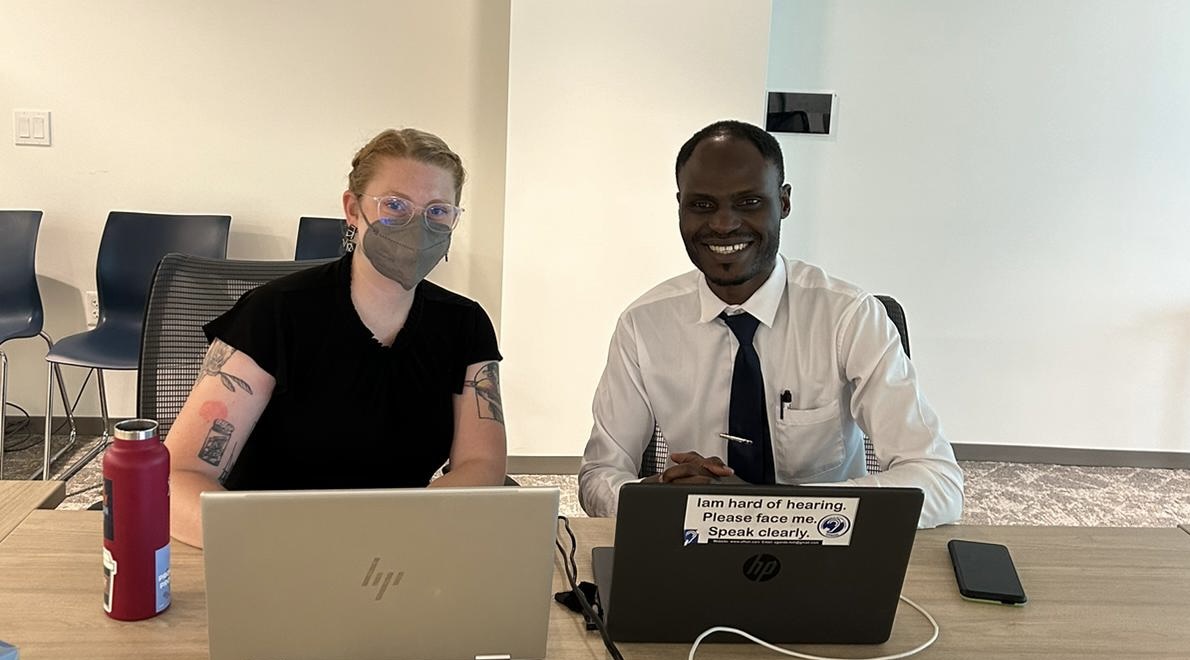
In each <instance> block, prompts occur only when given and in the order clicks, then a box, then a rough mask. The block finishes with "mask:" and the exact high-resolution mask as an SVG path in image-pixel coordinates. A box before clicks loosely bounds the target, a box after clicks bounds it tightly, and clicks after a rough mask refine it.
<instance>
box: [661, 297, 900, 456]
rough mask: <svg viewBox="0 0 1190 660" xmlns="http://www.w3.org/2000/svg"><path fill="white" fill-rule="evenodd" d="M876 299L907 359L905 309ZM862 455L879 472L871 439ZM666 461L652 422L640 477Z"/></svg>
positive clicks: (890, 300) (889, 300) (665, 451)
mask: <svg viewBox="0 0 1190 660" xmlns="http://www.w3.org/2000/svg"><path fill="white" fill-rule="evenodd" d="M876 299H877V300H879V301H880V302H881V303H882V304H883V305H884V309H885V311H886V312H888V318H889V319H890V320H891V321H892V322H893V325H894V326H896V328H897V333H898V334H900V336H901V347H902V348H904V349H905V357H909V325H908V323H907V322H906V320H905V309H904V308H903V307H901V303H899V302H897V300H896V299H895V298H893V297H892V296H880V295H878V296H876ZM864 453H865V454H866V455H867V456H866V460H867V467H868V473H869V474H876V473H877V472H880V461H878V460H876V452H875V449H874V448H873V446H872V439H871V438H867V437H865V438H864ZM668 460H669V446H668V445H667V444H666V442H665V436H664V435H663V434H662V433H661V427H660V426H658V425H657V423H656V422H653V437H652V439H651V440H649V444H648V446H646V447H645V452H644V454H642V455H641V462H640V476H642V477H650V476H653V475H654V474H657V473H659V472H661V471H662V470H664V469H665V466H666V462H667V461H668Z"/></svg>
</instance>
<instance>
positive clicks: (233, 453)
mask: <svg viewBox="0 0 1190 660" xmlns="http://www.w3.org/2000/svg"><path fill="white" fill-rule="evenodd" d="M237 449H239V444H238V443H237V444H233V445H232V446H231V460H229V461H227V465H226V466H224V468H223V472H222V473H220V474H219V485H220V486H226V485H227V477H228V475H230V474H231V466H233V465H235V464H236V456H238V454H236V450H237Z"/></svg>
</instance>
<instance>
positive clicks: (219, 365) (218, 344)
mask: <svg viewBox="0 0 1190 660" xmlns="http://www.w3.org/2000/svg"><path fill="white" fill-rule="evenodd" d="M235 352H236V349H234V348H232V347H231V346H228V345H227V344H225V343H223V342H222V341H220V340H218V339H216V340H215V341H213V342H211V348H210V350H208V351H207V356H206V357H205V358H204V359H203V361H202V372H201V373H199V374H198V379H199V380H202V379H203V377H205V376H218V377H219V382H221V383H223V387H226V388H227V390H228V391H229V392H235V391H236V387H237V386H239V387H240V389H242V390H244V391H245V392H247V393H248V394H249V395H251V394H252V387H251V386H249V385H248V383H247V382H246V381H245V380H244V379H243V378H239V377H237V376H233V375H231V374H229V373H227V372H225V371H223V365H225V364H227V361H228V360H230V359H231V356H232V355H234V354H235Z"/></svg>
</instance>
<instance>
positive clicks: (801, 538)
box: [591, 484, 923, 644]
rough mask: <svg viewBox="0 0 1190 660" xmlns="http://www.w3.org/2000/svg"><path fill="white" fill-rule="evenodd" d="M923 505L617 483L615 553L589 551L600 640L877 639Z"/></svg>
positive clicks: (813, 491) (858, 491)
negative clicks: (603, 626)
mask: <svg viewBox="0 0 1190 660" xmlns="http://www.w3.org/2000/svg"><path fill="white" fill-rule="evenodd" d="M922 500H923V495H922V492H921V491H920V490H918V489H916V488H859V487H844V486H749V485H742V486H739V485H710V486H678V485H674V484H665V485H660V484H627V485H625V486H624V487H623V488H621V489H620V502H619V508H618V511H617V514H616V545H615V548H614V549H613V548H593V549H592V557H591V563H592V570H593V572H594V574H595V584H596V585H598V588H599V600H600V603H601V604H602V606H603V610H604V618H605V621H606V622H607V629H608V633H609V634H610V635H611V638H612V639H613V640H615V641H618V642H683V643H686V644H689V643H690V642H693V641H694V638H695V637H697V636H698V635H699V634H700V633H702V632H703V631H704V630H706V629H707V628H710V627H712V626H732V627H735V628H740V629H742V630H745V631H747V632H750V633H752V634H754V635H757V636H759V637H760V638H762V639H765V640H767V641H770V642H824V643H834V644H879V643H882V642H884V641H886V640H887V639H888V637H889V633H890V632H891V630H892V624H893V618H894V616H895V614H896V610H897V599H898V597H899V595H900V593H901V585H902V583H903V582H904V579H905V569H906V567H907V566H908V563H909V554H910V552H911V551H912V549H913V539H914V536H915V534H916V532H917V520H918V516H919V515H920V514H921V505H922ZM613 578H614V579H613ZM707 641H710V642H715V641H740V638H738V637H734V636H727V635H720V634H716V635H712V636H710V637H708V638H707Z"/></svg>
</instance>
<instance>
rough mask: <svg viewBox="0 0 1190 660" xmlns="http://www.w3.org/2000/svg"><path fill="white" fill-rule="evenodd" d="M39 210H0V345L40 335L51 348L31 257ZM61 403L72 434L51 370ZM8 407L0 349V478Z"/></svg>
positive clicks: (62, 387)
mask: <svg viewBox="0 0 1190 660" xmlns="http://www.w3.org/2000/svg"><path fill="white" fill-rule="evenodd" d="M40 228H41V211H0V236H3V240H0V345H2V344H4V342H6V341H8V340H9V339H24V338H28V337H41V338H42V339H43V340H45V343H46V348H47V350H48V349H50V348H53V347H54V342H53V340H52V339H50V336H49V335H48V334H46V333H45V332H44V331H43V330H42V321H43V313H42V308H41V291H40V290H38V288H37V273H36V271H35V270H34V260H35V258H36V255H37V231H38V229H40ZM55 375H56V376H57V379H58V387H59V391H60V392H61V393H62V402H63V404H64V405H65V406H66V411H67V412H66V414H67V417H68V418H69V420H70V433H71V438H73V437H74V436H75V433H76V431H75V426H74V416H73V415H72V414H71V412H70V404H69V402H68V400H67V396H66V384H65V383H63V382H62V373H61V371H60V370H55ZM7 407H8V356H7V355H5V354H4V351H0V479H3V478H4V430H5V426H6V423H7V421H8V420H7V418H6V415H5V413H6V410H5V409H6V408H7Z"/></svg>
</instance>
